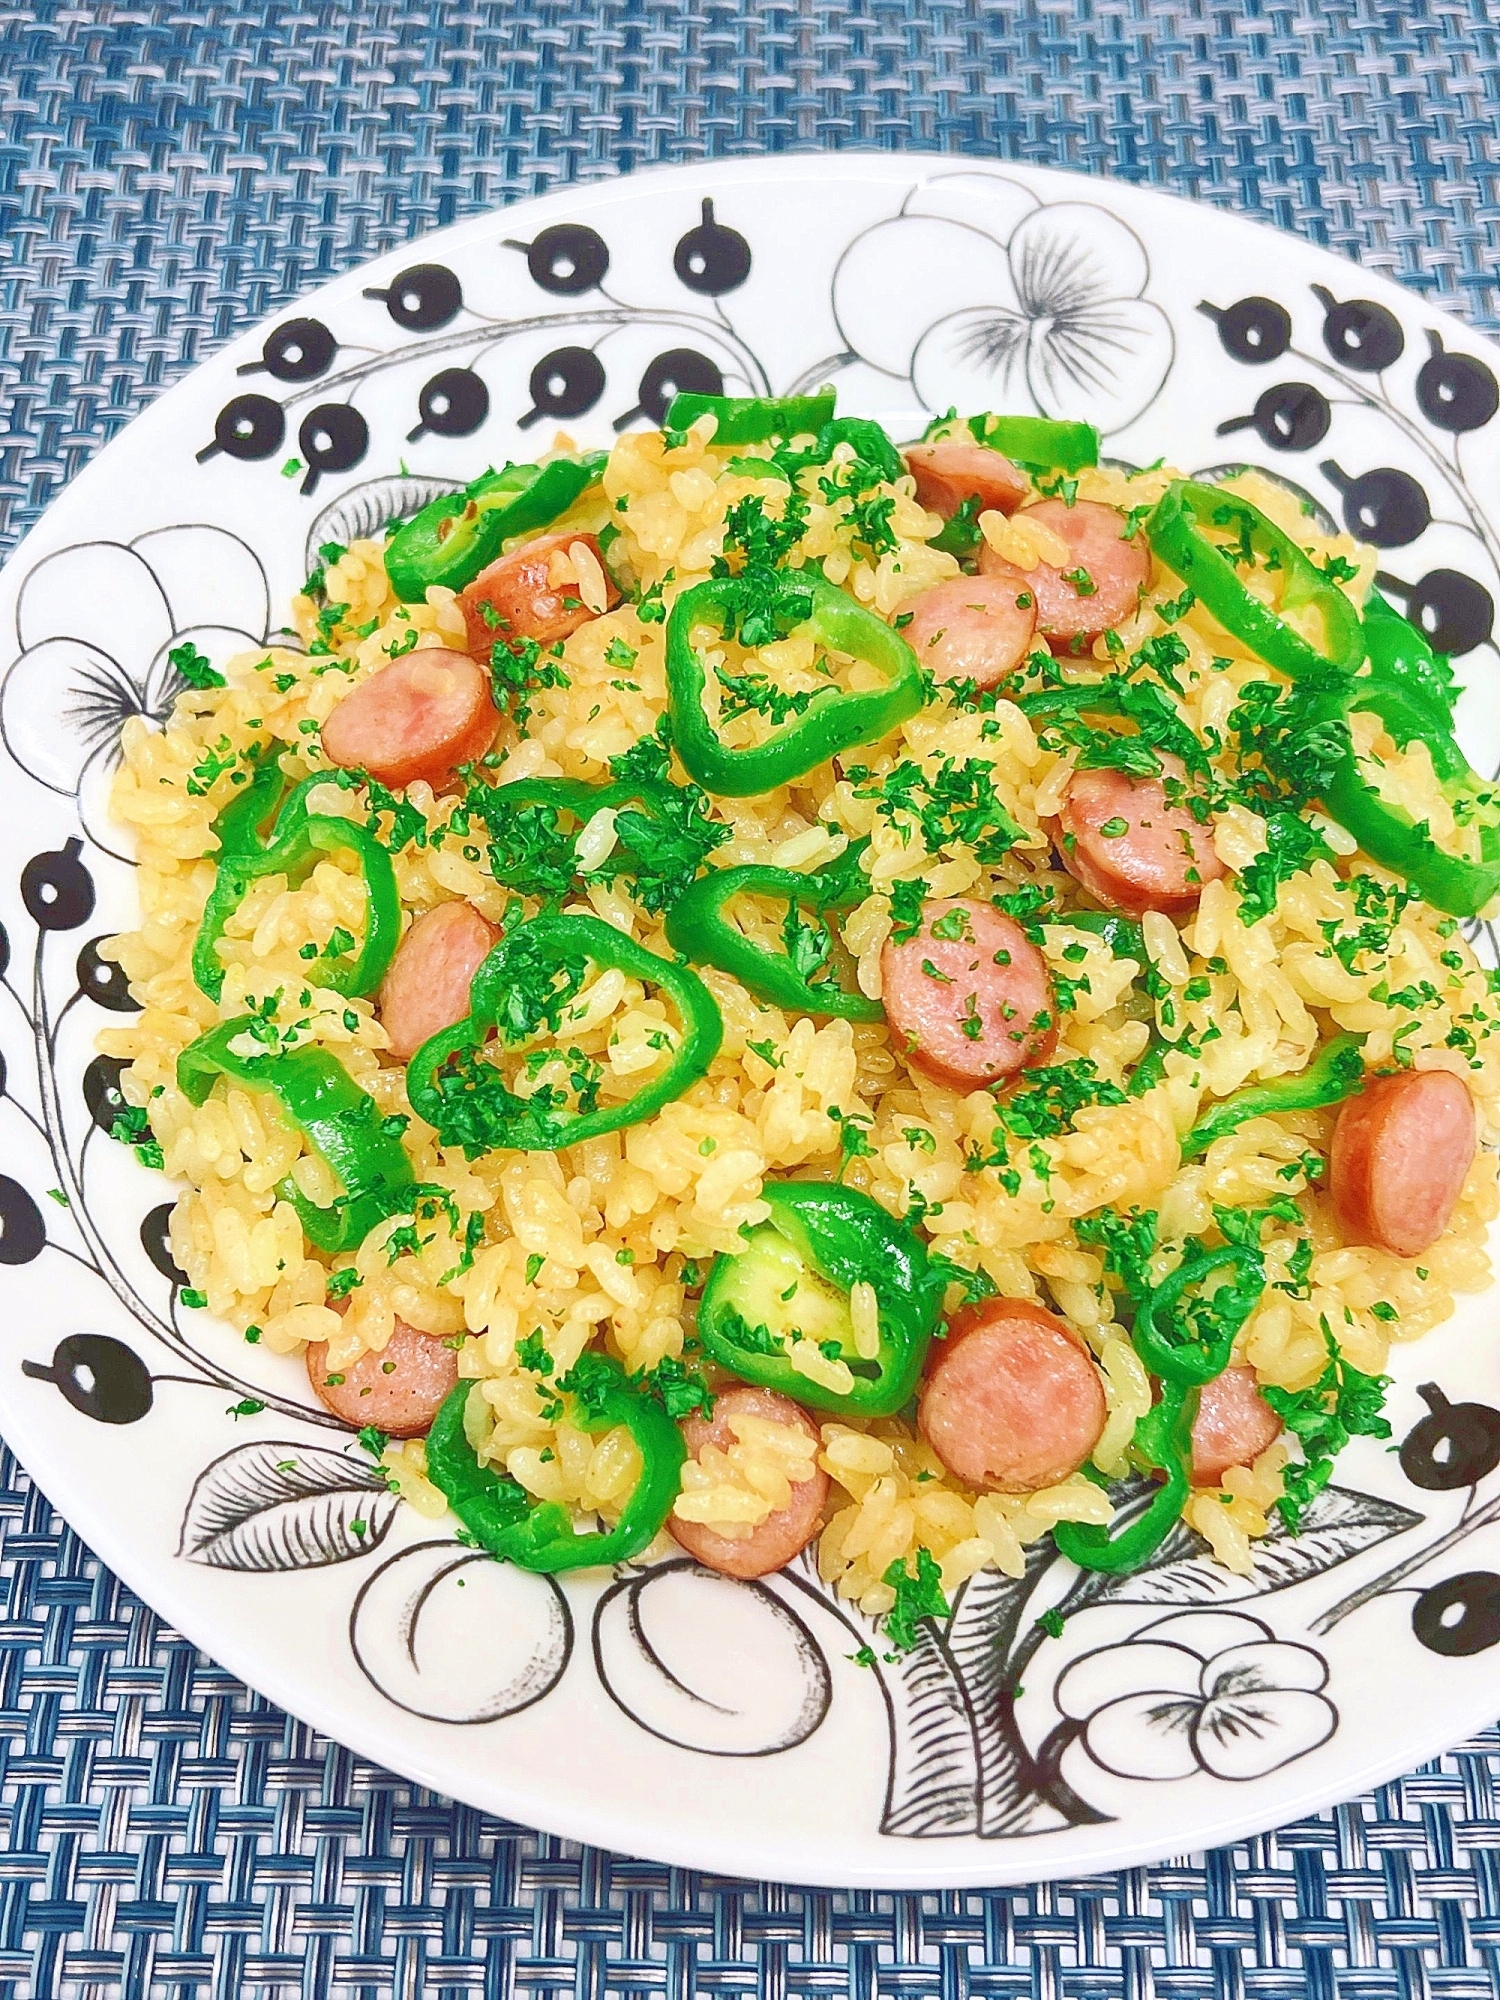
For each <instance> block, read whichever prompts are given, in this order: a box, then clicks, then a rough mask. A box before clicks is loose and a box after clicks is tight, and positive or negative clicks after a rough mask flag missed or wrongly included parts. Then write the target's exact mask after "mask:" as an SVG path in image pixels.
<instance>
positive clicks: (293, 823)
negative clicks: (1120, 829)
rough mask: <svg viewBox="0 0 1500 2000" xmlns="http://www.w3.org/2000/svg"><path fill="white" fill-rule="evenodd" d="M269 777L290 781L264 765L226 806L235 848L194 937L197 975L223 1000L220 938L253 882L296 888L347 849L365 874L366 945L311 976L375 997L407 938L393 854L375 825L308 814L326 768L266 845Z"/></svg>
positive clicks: (324, 963) (297, 790) (301, 788)
mask: <svg viewBox="0 0 1500 2000" xmlns="http://www.w3.org/2000/svg"><path fill="white" fill-rule="evenodd" d="M270 776H274V777H275V779H276V782H277V784H283V783H284V782H285V780H284V779H283V778H282V775H281V773H280V772H279V771H276V770H274V767H273V769H272V771H271V772H270V773H268V772H267V771H266V770H264V769H263V770H261V771H260V772H258V773H257V774H256V777H255V778H254V780H252V782H251V785H250V788H249V792H248V794H247V795H246V796H244V797H243V798H239V799H236V800H235V801H234V802H233V805H232V806H231V807H229V808H227V809H226V812H227V815H230V817H229V825H228V835H227V837H228V838H229V839H230V840H231V841H233V842H234V843H235V845H234V846H233V847H232V848H228V849H226V851H225V852H224V853H223V854H221V856H220V858H219V868H218V873H217V874H216V875H215V877H214V885H213V888H212V889H211V890H210V891H209V893H208V901H207V902H206V903H205V904H204V906H203V916H202V919H201V920H200V922H199V925H198V934H197V936H196V937H195V938H194V940H193V957H192V964H193V978H194V980H195V981H196V982H197V985H198V986H199V988H200V989H201V991H203V992H204V993H206V994H207V995H208V997H209V999H210V1000H217V999H218V998H219V996H220V994H221V993H222V992H223V991H224V966H223V963H222V961H221V960H220V958H219V953H218V944H219V940H220V939H221V938H222V937H223V935H224V928H225V926H226V924H227V923H228V922H229V919H230V918H231V917H232V916H233V915H234V913H235V911H236V910H237V909H238V908H239V906H240V904H241V903H242V902H243V901H244V900H245V897H246V895H247V894H248V892H249V890H250V886H251V884H252V883H254V882H256V881H258V880H259V879H260V878H261V877H262V876H264V875H285V876H286V878H287V881H288V883H289V884H291V886H292V887H296V886H297V885H298V884H299V883H302V882H304V881H306V879H307V877H308V876H309V875H310V874H311V873H312V871H313V869H314V868H315V867H316V865H317V861H318V857H319V855H322V854H337V853H340V852H343V853H349V854H353V855H354V856H355V858H356V859H357V860H358V862H359V867H360V874H361V875H362V876H363V878H364V884H365V938H364V943H363V944H362V945H361V946H360V947H359V949H358V950H357V951H356V952H353V953H352V954H351V953H349V952H339V953H335V954H333V955H331V956H329V957H326V958H323V959H320V961H319V962H318V970H317V973H316V975H314V974H313V972H312V969H311V967H309V971H308V977H309V979H310V980H313V981H314V983H316V984H317V985H319V986H327V987H331V988H332V989H333V991H334V992H335V993H345V994H356V993H357V994H362V995H367V994H371V993H373V992H374V991H375V989H376V987H377V986H379V984H380V982H381V980H382V979H383V978H384V977H385V971H386V967H387V966H388V965H389V964H390V962H391V959H392V957H393V955H394V953H395V950H396V946H397V944H398V943H399V941H400V936H401V898H400V894H399V892H398V890H397V887H396V871H395V869H394V868H393V866H392V865H391V857H390V855H389V854H388V853H387V852H386V850H385V848H384V847H382V846H381V844H380V842H379V841H378V840H377V839H376V838H375V836H374V834H373V833H371V831H370V829H369V828H368V827H365V826H361V825H359V824H358V822H357V821H355V820H348V819H336V818H334V817H332V816H331V815H326V814H321V813H310V812H308V810H307V804H306V800H307V794H308V793H309V792H310V791H311V789H312V788H313V786H314V785H317V784H326V783H328V782H329V781H328V778H327V776H326V774H324V773H314V775H313V776H312V777H310V778H304V779H303V780H302V782H301V783H300V784H298V785H297V786H295V787H294V788H293V790H292V794H291V796H290V797H289V798H288V800H287V802H286V804H285V805H284V806H283V807H282V809H281V812H280V814H279V815H278V817H277V820H276V825H275V831H274V835H273V837H272V840H271V843H270V845H269V846H265V847H262V846H260V845H259V844H258V842H257V840H256V834H257V829H258V828H259V826H260V824H261V823H262V822H263V820H264V819H265V817H266V813H267V810H268V808H269V803H270V800H271V796H272V789H273V788H272V786H271V785H270V783H269V777H270ZM225 818H226V814H221V815H220V817H219V820H218V821H217V822H216V825H217V826H218V827H219V828H220V829H221V841H222V839H223V838H224V837H225V836H224V834H223V831H222V829H223V827H224V822H225ZM240 843H243V844H240Z"/></svg>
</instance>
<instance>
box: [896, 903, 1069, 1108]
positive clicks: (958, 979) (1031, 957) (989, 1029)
mask: <svg viewBox="0 0 1500 2000" xmlns="http://www.w3.org/2000/svg"><path fill="white" fill-rule="evenodd" d="M880 975H881V980H882V983H883V990H884V994H885V1013H886V1019H887V1020H888V1021H889V1022H890V1024H891V1027H892V1028H893V1029H894V1030H895V1035H896V1040H897V1042H898V1043H899V1045H900V1046H901V1048H902V1049H903V1050H904V1051H905V1053H906V1054H907V1056H908V1058H909V1059H910V1061H911V1064H912V1066H913V1068H915V1069H919V1070H921V1071H922V1072H923V1073H924V1074H925V1075H927V1076H930V1077H931V1078H932V1079H933V1081H934V1082H935V1083H945V1084H947V1085H948V1086H949V1087H950V1088H951V1089H953V1090H983V1089H984V1088H985V1086H986V1085H988V1084H991V1083H998V1082H1000V1081H1001V1080H1002V1079H1003V1078H1005V1077H1008V1076H1014V1075H1015V1074H1016V1072H1017V1071H1018V1070H1022V1069H1026V1068H1028V1067H1029V1066H1030V1065H1032V1064H1034V1063H1043V1062H1045V1061H1046V1060H1047V1058H1048V1056H1050V1055H1051V1053H1052V1051H1053V1049H1054V1048H1055V1047H1056V1045H1057V1010H1056V1005H1055V1002H1054V999H1053V992H1052V977H1051V974H1050V973H1049V972H1048V970H1047V961H1046V960H1045V959H1044V958H1043V957H1042V954H1041V953H1040V952H1039V951H1038V950H1037V948H1036V946H1035V945H1034V944H1033V943H1032V942H1031V940H1030V939H1029V938H1028V937H1027V936H1026V933H1025V932H1024V931H1023V930H1022V929H1021V926H1020V925H1019V924H1018V923H1016V922H1015V920H1014V919H1013V918H1011V917H1007V916H1005V915H1003V914H1002V912H1001V911H999V910H996V909H992V908H991V906H990V905H989V904H988V903H979V902H975V901H973V900H972V899H971V898H969V897H967V896H954V897H946V898H939V899H935V900H934V901H931V902H927V903H924V904H923V905H922V928H921V929H920V930H919V931H918V932H917V934H916V936H915V937H913V938H908V939H907V940H906V942H905V943H903V944H895V943H891V942H888V943H887V944H886V946H885V949H884V950H883V951H882V952H881V954H880Z"/></svg>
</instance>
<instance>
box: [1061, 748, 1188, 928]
mask: <svg viewBox="0 0 1500 2000" xmlns="http://www.w3.org/2000/svg"><path fill="white" fill-rule="evenodd" d="M1162 763H1163V765H1164V766H1165V767H1166V769H1165V778H1164V779H1163V778H1132V777H1130V776H1129V775H1128V774H1127V773H1126V772H1124V771H1113V770H1102V771H1075V772H1074V774H1073V777H1072V778H1071V780H1070V781H1069V784H1068V790H1067V796H1066V797H1065V798H1064V800H1063V805H1062V810H1061V812H1059V814H1058V816H1057V820H1056V822H1055V827H1054V832H1053V837H1054V839H1055V840H1056V842H1057V845H1058V850H1059V852H1060V853H1061V855H1062V863H1063V866H1064V868H1066V869H1067V871H1068V873H1069V874H1070V875H1071V876H1072V877H1073V879H1074V880H1075V881H1077V882H1081V883H1082V884H1083V886H1084V888H1085V889H1087V890H1088V892H1089V894H1090V895H1091V896H1093V897H1096V898H1097V900H1098V901H1099V902H1101V903H1103V904H1105V905H1106V907H1107V908H1109V909H1111V910H1124V911H1126V912H1127V913H1128V914H1129V915H1130V916H1133V917H1139V916H1142V915H1143V914H1144V913H1145V912H1146V911H1147V910H1160V911H1161V912H1162V913H1163V915H1165V916H1168V917H1185V916H1188V915H1190V914H1191V913H1192V911H1193V910H1195V909H1196V908H1197V906H1198V898H1199V897H1200V896H1201V895H1202V894H1203V888H1204V884H1205V883H1208V882H1216V881H1218V879H1219V878H1220V876H1222V875H1223V874H1224V873H1225V872H1226V870H1225V867H1224V864H1223V862H1222V861H1221V860H1220V859H1219V857H1218V855H1217V854H1216V853H1215V851H1214V842H1213V828H1212V826H1205V825H1204V824H1203V823H1202V822H1201V821H1199V820H1197V819H1195V818H1194V816H1193V814H1192V813H1191V811H1189V809H1188V807H1187V805H1186V804H1184V803H1181V802H1180V801H1174V802H1171V803H1169V801H1168V798H1167V793H1166V787H1167V785H1169V784H1170V785H1174V786H1175V785H1180V784H1182V783H1183V781H1184V777H1185V774H1184V771H1183V767H1182V765H1181V764H1180V763H1179V762H1178V760H1177V759H1176V758H1175V757H1171V756H1166V757H1163V758H1162Z"/></svg>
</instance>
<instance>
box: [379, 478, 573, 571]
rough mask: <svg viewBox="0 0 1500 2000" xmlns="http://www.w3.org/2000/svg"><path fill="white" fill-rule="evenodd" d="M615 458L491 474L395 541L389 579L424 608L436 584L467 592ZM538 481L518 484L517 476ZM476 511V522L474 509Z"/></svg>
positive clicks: (432, 507)
mask: <svg viewBox="0 0 1500 2000" xmlns="http://www.w3.org/2000/svg"><path fill="white" fill-rule="evenodd" d="M606 456H607V454H606V453H604V452H598V451H596V452H587V453H585V454H584V455H583V456H582V457H581V458H554V459H551V460H549V462H548V463H547V464H546V465H542V466H529V465H510V466H506V467H505V468H504V470H503V471H501V472H491V473H487V474H486V475H485V476H484V478H482V479H476V480H475V481H474V482H473V483H472V484H471V485H469V486H467V487H465V488H464V489H463V491H462V492H459V493H443V494H440V495H439V496H438V498H437V499H436V500H429V501H428V503H427V505H426V506H425V507H424V508H422V509H421V511H420V512H419V513H416V514H414V515H413V516H412V518H411V519H410V520H409V521H405V522H403V523H402V525H401V526H400V527H399V528H398V529H397V530H396V533H395V534H394V535H393V536H392V537H391V539H390V541H389V542H387V544H386V548H385V567H386V574H387V575H388V576H389V578H390V580H391V588H392V589H393V590H394V591H395V593H396V595H397V596H398V597H399V598H400V599H401V601H402V603H403V604H421V603H423V602H424V601H425V599H426V596H427V592H428V590H429V588H430V587H431V586H432V585H433V584H443V585H446V587H447V588H448V589H449V590H462V589H463V588H464V586H465V584H469V583H472V582H473V581H474V579H475V577H476V576H478V574H479V572H480V571H481V570H482V569H485V568H487V567H488V566H489V564H490V563H492V562H493V561H494V560H495V558H496V557H497V556H498V555H499V554H500V552H501V550H502V549H503V548H504V546H505V544H506V543H507V542H509V541H514V540H516V539H517V538H518V537H519V536H523V535H535V534H537V533H538V532H539V531H540V530H541V529H543V528H546V527H549V526H550V525H551V524H552V522H554V521H555V520H557V519H558V517H559V516H560V515H562V514H565V513H566V512H567V511H568V509H569V508H570V507H571V506H572V505H573V503H574V501H575V500H577V499H578V498H579V497H580V496H581V495H582V494H584V493H586V492H587V491H588V489H589V487H590V486H593V485H596V484H597V483H598V480H599V476H600V474H601V472H602V471H603V468H604V462H605V458H606ZM519 473H529V474H531V477H530V478H529V479H528V480H526V481H525V482H524V483H523V484H521V485H519V486H518V485H517V484H516V482H515V475H516V474H519ZM471 506H472V507H473V508H474V510H475V511H474V513H473V514H472V515H470V514H469V513H468V509H469V508H470V507H471Z"/></svg>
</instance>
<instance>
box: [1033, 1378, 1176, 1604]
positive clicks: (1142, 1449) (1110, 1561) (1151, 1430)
mask: <svg viewBox="0 0 1500 2000" xmlns="http://www.w3.org/2000/svg"><path fill="white" fill-rule="evenodd" d="M1197 1414H1198V1391H1197V1390H1196V1389H1195V1388H1190V1387H1188V1386H1187V1385H1186V1384H1185V1383H1181V1382H1168V1383H1166V1384H1164V1385H1163V1388H1162V1398H1161V1401H1160V1402H1159V1403H1156V1404H1153V1406H1152V1407H1151V1408H1150V1409H1149V1410H1148V1411H1147V1412H1146V1414H1145V1415H1144V1416H1143V1417H1142V1418H1141V1419H1140V1420H1139V1422H1138V1423H1137V1424H1136V1427H1135V1430H1134V1432H1133V1433H1132V1435H1131V1440H1130V1448H1131V1450H1132V1452H1133V1453H1134V1455H1135V1456H1136V1457H1137V1458H1138V1459H1140V1460H1141V1461H1142V1462H1143V1463H1144V1464H1145V1465H1147V1466H1149V1467H1152V1468H1154V1469H1155V1470H1156V1471H1158V1472H1164V1473H1165V1474H1166V1475H1167V1476H1166V1480H1165V1482H1164V1483H1163V1484H1162V1485H1161V1486H1159V1487H1158V1488H1157V1489H1156V1491H1155V1493H1153V1494H1152V1496H1151V1498H1150V1500H1149V1501H1148V1502H1147V1505H1146V1508H1145V1511H1144V1512H1143V1513H1142V1514H1140V1515H1139V1516H1138V1517H1137V1518H1136V1519H1135V1520H1134V1521H1132V1522H1131V1524H1130V1526H1129V1527H1128V1528H1121V1529H1112V1528H1103V1527H1100V1526H1099V1525H1098V1524H1097V1523H1096V1522H1093V1521H1059V1522H1058V1523H1057V1526H1056V1527H1055V1528H1054V1529H1053V1530H1052V1538H1053V1540H1054V1541H1055V1542H1056V1544H1057V1546H1058V1548H1059V1549H1060V1550H1061V1551H1062V1553H1063V1554H1064V1555H1065V1556H1066V1557H1067V1558H1068V1560H1069V1561H1070V1562H1075V1563H1077V1564H1078V1566H1079V1568H1080V1569H1095V1570H1103V1571H1105V1572H1106V1573H1107V1574H1109V1575H1111V1576H1129V1575H1131V1574H1132V1573H1133V1572H1134V1571H1135V1570H1138V1569H1143V1568H1144V1567H1145V1565H1146V1564H1147V1563H1148V1562H1150V1560H1151V1558H1152V1557H1153V1556H1154V1555H1155V1554H1156V1551H1157V1550H1158V1549H1159V1548H1160V1547H1161V1545H1162V1543H1163V1542H1164V1541H1165V1540H1166V1539H1167V1536H1168V1535H1169V1534H1170V1533H1171V1532H1172V1529H1173V1528H1174V1527H1175V1526H1176V1525H1177V1522H1178V1521H1179V1520H1180V1519H1181V1517H1182V1510H1183V1508H1184V1507H1185V1506H1186V1505H1187V1500H1188V1495H1189V1493H1190V1492H1191V1490H1192V1488H1191V1482H1190V1479H1189V1475H1188V1468H1189V1466H1190V1465H1191V1463H1192V1452H1193V1419H1194V1418H1195V1417H1196V1416H1197Z"/></svg>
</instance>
